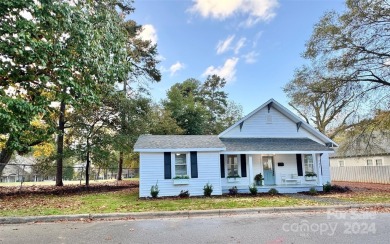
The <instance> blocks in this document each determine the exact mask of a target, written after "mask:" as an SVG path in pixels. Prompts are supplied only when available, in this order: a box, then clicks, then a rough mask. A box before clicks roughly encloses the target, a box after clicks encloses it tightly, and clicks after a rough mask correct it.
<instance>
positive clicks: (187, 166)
mask: <svg viewBox="0 0 390 244" xmlns="http://www.w3.org/2000/svg"><path fill="white" fill-rule="evenodd" d="M176 154H185V155H186V164H185V165H186V171H187V173H186V175H187V176H188V177H189V178H191V157H190V152H172V153H171V162H172V170H171V172H172V179H173V178H175V177H176V176H177V175H176Z"/></svg>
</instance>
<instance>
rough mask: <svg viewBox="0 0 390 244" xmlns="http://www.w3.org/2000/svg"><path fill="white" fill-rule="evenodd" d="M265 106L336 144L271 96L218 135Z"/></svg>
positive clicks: (324, 140)
mask: <svg viewBox="0 0 390 244" xmlns="http://www.w3.org/2000/svg"><path fill="white" fill-rule="evenodd" d="M266 106H271V107H272V108H274V109H276V110H277V111H279V112H280V113H282V114H283V115H284V116H286V117H287V118H288V119H290V120H291V121H293V122H294V123H299V122H301V127H302V128H304V129H306V130H307V131H309V132H310V133H311V134H313V135H314V136H315V137H317V138H318V139H320V140H321V141H323V142H324V143H329V144H332V146H336V147H337V146H338V144H337V143H336V142H334V141H332V140H331V139H329V138H328V137H327V136H325V135H324V134H322V133H321V132H319V131H318V130H316V129H315V128H314V127H313V126H311V125H310V124H308V123H306V122H305V121H303V120H302V119H301V118H299V117H298V116H297V115H295V114H294V113H292V112H291V111H290V110H289V109H287V108H286V107H284V106H282V105H281V104H280V103H278V102H277V101H275V100H274V99H272V98H271V99H270V100H268V101H267V102H265V103H264V104H262V105H261V106H259V107H258V108H256V109H255V110H253V111H252V112H251V113H249V114H248V115H246V116H245V117H244V118H242V119H240V120H239V121H237V122H236V123H235V124H234V125H232V126H230V127H229V128H227V129H226V130H224V131H223V132H222V133H220V134H219V137H220V138H222V137H223V136H224V135H226V134H227V133H228V132H229V131H231V130H232V129H234V128H235V127H236V126H239V125H240V124H241V123H242V122H244V121H245V120H247V119H249V118H250V117H252V116H253V115H255V114H256V113H257V112H258V111H260V110H261V109H263V108H265V107H266Z"/></svg>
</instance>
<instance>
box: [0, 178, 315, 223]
mask: <svg viewBox="0 0 390 244" xmlns="http://www.w3.org/2000/svg"><path fill="white" fill-rule="evenodd" d="M121 184H122V186H119V187H117V188H113V189H112V190H109V189H108V190H107V189H106V188H104V189H100V190H99V188H98V187H95V188H96V189H91V190H90V191H83V192H78V191H77V188H76V186H72V187H71V188H70V189H71V190H70V191H66V190H64V191H62V192H61V190H55V188H54V187H51V188H49V189H54V190H53V191H47V192H46V193H45V192H41V191H39V190H34V188H32V189H31V190H27V189H29V188H28V187H27V188H25V191H26V192H22V193H17V192H15V193H10V191H9V190H8V193H7V194H2V193H1V189H3V188H4V187H2V188H0V216H3V217H4V216H36V215H62V214H81V213H91V214H92V213H114V212H117V213H118V212H144V211H174V210H207V209H230V208H254V207H286V206H315V205H320V204H319V203H317V202H315V201H311V200H304V199H296V198H291V197H288V196H284V195H277V196H271V195H268V194H261V195H260V194H259V195H257V196H256V197H252V196H249V195H244V196H241V195H239V196H237V197H235V196H215V197H214V196H213V197H211V198H205V197H191V198H159V199H139V198H138V182H136V181H124V182H123V183H121ZM113 187H115V184H113ZM39 189H44V187H40V188H39ZM4 191H5V190H4V189H3V192H4Z"/></svg>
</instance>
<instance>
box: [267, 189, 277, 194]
mask: <svg viewBox="0 0 390 244" xmlns="http://www.w3.org/2000/svg"><path fill="white" fill-rule="evenodd" d="M268 194H271V195H277V194H279V191H278V190H276V189H275V188H271V189H269V191H268Z"/></svg>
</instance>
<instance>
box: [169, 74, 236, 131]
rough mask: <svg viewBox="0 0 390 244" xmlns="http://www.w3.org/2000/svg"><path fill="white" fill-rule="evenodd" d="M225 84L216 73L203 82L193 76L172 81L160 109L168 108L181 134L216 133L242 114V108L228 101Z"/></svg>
mask: <svg viewBox="0 0 390 244" xmlns="http://www.w3.org/2000/svg"><path fill="white" fill-rule="evenodd" d="M225 84H226V81H225V80H224V79H223V78H220V77H219V76H217V75H212V76H208V77H207V79H206V81H205V82H204V83H203V84H202V83H201V82H200V81H198V80H196V79H187V80H185V81H184V82H182V83H176V84H174V85H173V86H172V87H171V88H170V89H169V90H168V92H167V99H166V100H164V101H163V106H164V109H165V110H167V111H170V113H171V114H172V118H174V119H175V120H176V123H177V125H178V126H180V128H182V129H183V130H184V134H189V135H200V134H219V133H220V132H222V131H223V130H224V129H226V128H227V127H228V126H230V125H231V122H232V120H233V121H237V120H238V119H239V118H241V116H242V109H241V108H240V107H239V106H238V105H236V104H235V103H229V101H228V94H227V93H226V92H225V91H223V90H222V89H223V88H224V86H225Z"/></svg>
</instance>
